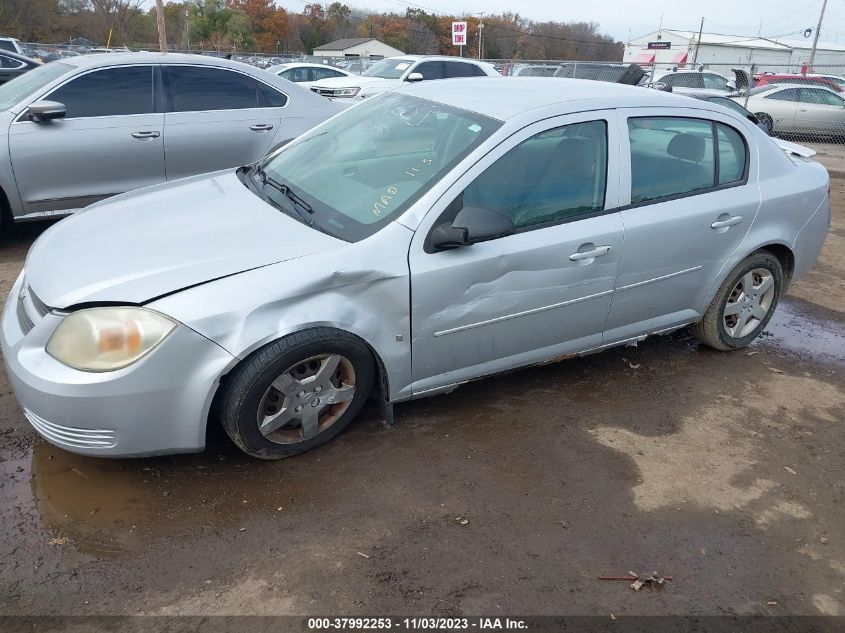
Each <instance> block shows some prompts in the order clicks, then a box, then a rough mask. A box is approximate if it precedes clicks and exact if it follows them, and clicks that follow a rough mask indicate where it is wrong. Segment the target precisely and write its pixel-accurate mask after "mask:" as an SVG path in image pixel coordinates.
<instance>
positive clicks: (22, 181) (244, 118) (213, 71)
mask: <svg viewBox="0 0 845 633" xmlns="http://www.w3.org/2000/svg"><path fill="white" fill-rule="evenodd" d="M342 109H343V106H340V105H338V104H334V103H327V102H326V99H322V98H320V97H317V96H316V95H314V94H312V93H311V92H310V91H309V90H306V89H305V88H302V87H299V86H296V85H294V84H292V83H290V82H287V81H285V80H284V79H281V78H280V77H276V76H275V75H272V74H270V73H267V72H264V71H262V70H259V69H257V68H253V67H251V66H247V65H246V64H240V63H238V62H231V61H228V60H226V59H220V58H216V57H204V56H200V55H177V54H170V53H169V54H166V55H160V54H156V53H125V54H120V55H114V54H111V55H106V54H103V55H86V56H78V57H70V58H68V59H63V60H61V61H54V62H50V63H49V64H44V65H43V66H41V67H39V68H36V69H35V70H32V71H30V72H28V73H26V74H25V75H22V76H21V77H18V78H16V79H13V80H12V81H10V82H8V83H6V84H3V85H2V86H0V146H2V147H3V148H5V149H7V150H8V151H4V152H0V211H2V214H3V218H4V219H5V220H14V221H25V220H38V219H42V218H45V217H51V216H56V215H66V214H68V213H71V212H73V211H76V210H78V209H81V208H83V207H85V206H87V205H89V204H91V203H93V202H96V201H98V200H102V199H104V198H108V197H109V196H112V195H114V194H117V193H123V192H125V191H131V190H132V189H138V188H140V187H146V186H149V185H155V184H158V183H162V182H165V181H168V180H175V179H177V178H182V177H184V176H192V175H194V174H199V173H202V172H208V171H215V170H218V169H222V168H224V167H232V168H234V167H237V166H239V165H244V164H246V163H251V162H253V161H255V160H258V159H259V158H261V157H262V156H264V155H266V154H267V153H269V152H272V151H274V150H275V149H276V148H278V147H281V146H282V145H284V143H286V142H287V141H289V140H291V139H293V138H295V137H297V136H299V135H300V134H302V133H303V132H305V131H306V130H308V129H309V128H311V127H313V126H315V125H317V124H318V123H322V122H323V121H325V120H326V119H327V118H329V117H330V116H332V115H334V114H335V113H337V112H338V111H340V110H342Z"/></svg>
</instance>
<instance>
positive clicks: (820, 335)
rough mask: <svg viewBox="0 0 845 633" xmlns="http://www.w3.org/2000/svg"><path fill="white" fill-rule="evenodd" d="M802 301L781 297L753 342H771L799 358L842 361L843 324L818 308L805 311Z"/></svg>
mask: <svg viewBox="0 0 845 633" xmlns="http://www.w3.org/2000/svg"><path fill="white" fill-rule="evenodd" d="M803 303H804V302H802V301H800V300H796V299H789V298H786V299H784V300H782V301H781V302H780V303H779V304H778V306H777V310H775V314H774V316H772V319H771V321H769V323H768V324H767V325H766V329H765V331H764V332H763V334H762V335H761V336H760V338H758V339H757V340H756V341H755V342H754V343H753V346H765V347H769V346H771V347H775V348H778V349H781V350H783V351H787V352H790V353H793V354H797V355H799V356H801V357H802V358H812V359H817V360H820V361H826V362H835V363H841V364H845V324H843V323H841V322H838V321H834V320H832V319H828V318H825V317H824V316H823V315H821V314H819V313H818V312H815V313H809V314H808V310H807V309H806V308H805V306H802V304H803ZM807 305H811V304H807Z"/></svg>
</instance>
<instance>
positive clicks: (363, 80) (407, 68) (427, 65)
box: [311, 55, 500, 99]
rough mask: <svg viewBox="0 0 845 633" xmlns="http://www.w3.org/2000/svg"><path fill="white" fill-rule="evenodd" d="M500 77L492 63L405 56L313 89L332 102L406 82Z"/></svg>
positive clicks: (374, 92) (372, 92)
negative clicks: (357, 74)
mask: <svg viewBox="0 0 845 633" xmlns="http://www.w3.org/2000/svg"><path fill="white" fill-rule="evenodd" d="M486 76H490V77H494V76H500V75H499V73H498V71H496V69H495V68H494V67H493V65H492V64H487V63H485V62H479V61H476V60H474V59H467V58H464V57H447V56H440V55H402V56H401V57H388V58H387V59H383V60H381V61H380V62H377V63H375V64H373V65H372V66H370V67H369V68H367V70H365V71H364V72H363V73H362V74H361V75H360V76H353V77H338V78H335V79H322V80H320V81H317V82H315V83H314V84H313V85H312V86H311V90H313V91H314V92H316V93H317V94H320V95H322V96H324V97H328V98H329V99H351V98H353V97H354V98H358V99H363V98H364V97H371V96H373V95H375V94H378V93H380V92H384V91H385V90H389V89H390V88H393V87H396V86H399V85H401V83H402V82H403V81H423V80H426V81H427V80H430V79H453V78H456V77H486Z"/></svg>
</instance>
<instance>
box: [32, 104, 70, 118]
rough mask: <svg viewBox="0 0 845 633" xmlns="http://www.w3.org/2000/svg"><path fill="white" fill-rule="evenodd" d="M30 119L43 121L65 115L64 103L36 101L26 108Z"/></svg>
mask: <svg viewBox="0 0 845 633" xmlns="http://www.w3.org/2000/svg"><path fill="white" fill-rule="evenodd" d="M26 114H27V116H28V117H29V120H30V121H34V122H36V123H44V122H45V121H52V120H53V119H61V118H63V117H64V116H65V114H66V111H65V104H64V103H59V102H58V101H36V102H35V103H32V104H30V106H29V107H28V108H27V109H26Z"/></svg>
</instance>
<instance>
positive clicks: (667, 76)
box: [654, 70, 736, 96]
mask: <svg viewBox="0 0 845 633" xmlns="http://www.w3.org/2000/svg"><path fill="white" fill-rule="evenodd" d="M654 83H662V84H665V85H667V86H672V92H677V93H680V94H684V93H687V92H694V93H696V94H709V95H722V96H724V95H727V94H730V93H731V92H733V91H734V90H736V83H735V81H734V80H733V79H728V78H727V77H723V76H722V75H720V74H718V73H714V72H709V71H706V70H675V71H672V72H668V73H664V74H663V75H658V76H657V77H655V79H654Z"/></svg>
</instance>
